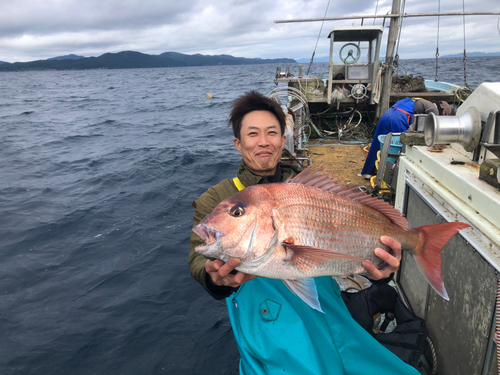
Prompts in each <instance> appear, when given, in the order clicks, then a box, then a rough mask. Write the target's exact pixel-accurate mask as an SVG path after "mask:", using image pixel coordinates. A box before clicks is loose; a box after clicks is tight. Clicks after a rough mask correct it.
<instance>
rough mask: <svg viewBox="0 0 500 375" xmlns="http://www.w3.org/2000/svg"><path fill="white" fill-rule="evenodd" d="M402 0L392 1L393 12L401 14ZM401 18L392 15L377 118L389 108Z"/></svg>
mask: <svg viewBox="0 0 500 375" xmlns="http://www.w3.org/2000/svg"><path fill="white" fill-rule="evenodd" d="M400 8H401V0H393V1H392V11H391V13H392V14H393V15H394V14H400V13H399V12H400ZM398 29H399V18H396V17H392V18H391V23H390V26H389V36H388V38H387V50H386V53H385V70H384V72H383V74H382V87H381V92H380V103H379V105H378V107H377V114H376V118H377V120H378V119H379V118H380V117H381V116H382V114H383V113H384V112H385V111H387V110H388V109H389V97H390V95H391V83H392V82H391V80H392V73H393V70H394V68H393V60H394V46H395V45H396V40H397V38H398V31H399V30H398Z"/></svg>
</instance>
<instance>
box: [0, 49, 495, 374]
mask: <svg viewBox="0 0 500 375" xmlns="http://www.w3.org/2000/svg"><path fill="white" fill-rule="evenodd" d="M401 62H402V63H403V65H404V66H405V68H406V69H407V71H408V74H412V75H414V76H416V75H423V76H424V77H425V78H427V79H434V77H435V61H434V60H433V59H426V60H406V61H405V60H403V61H401ZM276 67H277V66H276V65H247V66H218V67H189V68H159V69H131V70H90V71H43V72H9V73H0V129H1V136H0V374H37V375H40V374H51V375H59V374H61V375H63V374H64V375H67V374H73V375H78V374H82V375H83V374H124V375H138V374H235V373H237V371H238V361H239V355H238V350H237V348H236V344H235V342H234V339H233V335H232V331H231V326H230V323H229V320H228V317H227V313H226V308H225V304H224V302H222V301H215V300H213V299H211V297H210V296H208V294H207V293H206V292H205V291H204V290H203V289H202V288H201V287H200V286H199V285H198V284H197V283H196V282H195V281H194V280H193V279H192V278H191V276H190V274H189V269H188V266H187V255H188V251H189V236H190V231H191V224H192V215H193V211H194V210H193V208H192V207H191V202H192V201H193V199H195V198H197V197H198V196H199V195H200V194H201V193H203V192H204V191H205V190H206V189H207V188H208V187H210V186H212V185H214V184H216V183H218V182H219V181H220V180H222V179H224V178H228V177H231V176H234V174H235V172H236V169H237V166H238V164H239V160H240V158H239V154H238V153H237V152H236V151H235V150H234V146H233V142H232V138H233V137H232V133H231V131H230V129H229V128H228V127H227V117H228V112H229V108H230V104H231V101H232V100H233V99H234V98H235V97H236V96H238V95H240V94H241V93H243V92H245V91H248V90H251V89H255V90H258V91H261V92H263V93H265V94H267V93H268V92H270V91H271V90H272V89H273V88H274V87H275V85H274V83H273V78H274V74H275V71H276ZM282 68H284V67H282ZM305 68H307V66H306V67H305ZM467 68H468V70H467V81H468V83H469V85H470V86H471V87H473V88H475V87H477V86H478V85H479V84H480V83H481V82H483V81H489V82H491V81H500V58H499V57H482V58H468V61H467ZM290 69H291V71H292V72H294V73H295V72H297V71H298V67H297V66H295V65H292V66H290ZM327 71H328V65H327V64H325V63H319V64H313V66H312V69H311V74H313V75H314V74H316V75H320V76H323V77H324V76H326V75H327V73H326V72H327ZM463 75H464V72H463V62H462V59H459V58H454V59H440V70H439V79H440V80H442V81H446V82H450V83H456V84H459V85H463V83H464V77H463ZM207 93H211V94H212V95H213V98H211V99H206V98H205V95H206V94H207Z"/></svg>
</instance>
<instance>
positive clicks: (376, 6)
mask: <svg viewBox="0 0 500 375" xmlns="http://www.w3.org/2000/svg"><path fill="white" fill-rule="evenodd" d="M377 9H378V0H377V5H375V15H377ZM375 20H376V18H374V19H373V25H375Z"/></svg>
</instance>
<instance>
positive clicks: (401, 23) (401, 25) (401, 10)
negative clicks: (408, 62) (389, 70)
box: [392, 0, 406, 71]
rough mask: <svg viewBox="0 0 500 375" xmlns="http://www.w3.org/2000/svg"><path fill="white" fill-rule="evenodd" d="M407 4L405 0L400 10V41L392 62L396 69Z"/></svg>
mask: <svg viewBox="0 0 500 375" xmlns="http://www.w3.org/2000/svg"><path fill="white" fill-rule="evenodd" d="M405 5H406V0H403V2H402V4H401V9H400V10H399V22H398V26H399V33H398V43H397V45H396V54H395V55H394V61H393V63H392V65H393V67H394V68H396V71H397V68H398V66H399V55H398V51H399V40H400V39H401V29H402V28H403V14H404V11H405Z"/></svg>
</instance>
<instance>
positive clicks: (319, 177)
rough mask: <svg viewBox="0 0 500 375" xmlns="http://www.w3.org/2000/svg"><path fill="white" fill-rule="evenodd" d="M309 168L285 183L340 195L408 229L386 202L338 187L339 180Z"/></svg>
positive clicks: (400, 215) (348, 188)
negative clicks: (311, 187)
mask: <svg viewBox="0 0 500 375" xmlns="http://www.w3.org/2000/svg"><path fill="white" fill-rule="evenodd" d="M310 168H311V167H307V168H306V169H304V170H303V171H302V172H300V173H299V174H298V175H297V176H295V177H293V178H292V177H289V178H288V179H287V180H286V181H285V182H286V183H293V184H302V185H306V186H313V187H316V188H318V189H321V190H326V191H329V192H331V193H335V194H338V195H341V196H343V197H345V198H349V199H351V200H353V201H356V202H359V203H361V204H364V205H365V206H367V207H370V208H373V209H374V210H376V211H378V212H380V213H381V214H383V215H385V216H386V217H387V218H388V219H389V220H390V221H391V222H393V223H394V224H396V225H398V226H400V227H401V228H403V229H406V230H408V229H409V225H408V221H407V220H406V218H405V217H404V216H403V214H402V213H401V212H399V211H398V210H396V209H395V208H394V207H393V206H391V205H390V204H389V203H388V202H386V201H384V200H382V199H379V198H377V197H372V196H371V195H368V194H366V193H365V192H363V191H359V189H358V188H351V187H349V186H348V185H347V184H342V185H339V182H340V181H339V180H336V181H334V180H332V179H331V178H330V174H325V173H323V174H322V173H321V172H322V171H323V168H320V169H318V170H317V171H315V172H311V171H310Z"/></svg>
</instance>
